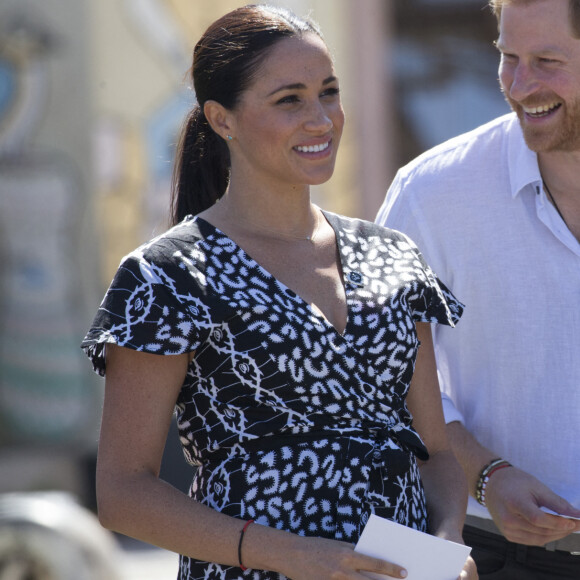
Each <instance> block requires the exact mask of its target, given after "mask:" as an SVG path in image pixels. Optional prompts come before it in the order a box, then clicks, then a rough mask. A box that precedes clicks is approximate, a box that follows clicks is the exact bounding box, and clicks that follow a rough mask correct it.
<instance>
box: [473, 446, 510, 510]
mask: <svg viewBox="0 0 580 580" xmlns="http://www.w3.org/2000/svg"><path fill="white" fill-rule="evenodd" d="M504 467H511V463H509V462H508V461H506V460H505V459H501V457H498V458H497V459H493V460H492V461H490V462H489V463H488V464H487V465H486V466H485V467H484V468H483V469H482V470H481V473H480V474H479V478H478V480H477V485H476V488H475V499H476V500H477V501H478V502H479V503H480V504H481V505H482V506H484V507H485V492H486V488H487V484H488V483H489V478H490V477H491V475H492V474H493V473H495V472H496V471H498V470H499V469H503V468H504Z"/></svg>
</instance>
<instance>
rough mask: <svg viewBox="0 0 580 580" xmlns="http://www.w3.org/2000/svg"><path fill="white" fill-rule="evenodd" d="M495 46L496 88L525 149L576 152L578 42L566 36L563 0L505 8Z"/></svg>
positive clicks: (579, 145)
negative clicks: (512, 113)
mask: <svg viewBox="0 0 580 580" xmlns="http://www.w3.org/2000/svg"><path fill="white" fill-rule="evenodd" d="M497 47H498V49H499V51H500V53H501V61H500V66H499V80H500V85H501V88H502V91H503V93H504V95H505V97H506V99H507V101H508V103H509V104H510V106H511V107H512V109H513V110H514V111H515V112H516V113H517V115H518V118H519V120H520V124H521V126H522V130H523V132H524V137H525V140H526V143H527V145H528V147H529V148H530V149H532V150H533V151H536V152H548V151H576V150H580V39H577V38H574V37H573V36H572V28H571V25H570V20H569V4H568V0H536V1H533V2H517V1H516V2H513V3H510V4H507V5H506V6H504V7H503V9H502V13H501V20H500V26H499V38H498V41H497Z"/></svg>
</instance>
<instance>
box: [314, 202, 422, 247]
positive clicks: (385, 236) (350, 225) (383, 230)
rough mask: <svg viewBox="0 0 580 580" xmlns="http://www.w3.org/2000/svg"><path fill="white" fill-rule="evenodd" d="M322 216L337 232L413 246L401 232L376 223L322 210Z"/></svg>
mask: <svg viewBox="0 0 580 580" xmlns="http://www.w3.org/2000/svg"><path fill="white" fill-rule="evenodd" d="M324 214H325V215H326V217H327V219H328V220H329V221H330V222H331V223H332V224H333V225H334V226H335V229H336V230H337V231H339V232H343V233H345V234H353V235H358V236H361V237H364V238H369V237H374V238H379V239H381V240H385V241H397V242H404V243H407V244H409V245H411V246H414V245H415V244H414V243H413V242H412V240H411V239H410V238H409V237H408V236H407V235H406V234H404V233H403V232H400V231H398V230H394V229H392V228H388V227H386V226H383V225H380V224H378V223H376V222H372V221H369V220H365V219H362V218H354V217H349V216H345V215H342V214H338V213H334V212H330V211H326V210H324Z"/></svg>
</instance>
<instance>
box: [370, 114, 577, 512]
mask: <svg viewBox="0 0 580 580" xmlns="http://www.w3.org/2000/svg"><path fill="white" fill-rule="evenodd" d="M377 222H379V223H381V224H386V225H387V226H389V227H391V228H393V229H396V230H401V231H403V232H404V233H406V234H408V235H409V236H410V237H411V239H413V240H414V241H415V243H416V244H417V245H418V246H419V249H420V250H421V251H422V253H423V254H424V256H425V258H426V259H427V263H428V264H429V265H430V266H431V267H432V268H433V270H434V271H435V272H436V273H437V275H438V276H439V277H440V278H441V280H442V281H443V282H444V283H445V284H446V285H447V286H448V287H449V288H450V290H451V291H452V292H453V293H454V294H455V295H456V296H457V298H458V299H459V300H461V301H462V302H463V303H464V304H465V306H466V308H465V312H464V315H463V317H462V319H461V320H460V321H459V323H458V325H457V327H456V328H454V329H450V328H446V327H443V326H437V327H435V328H434V330H433V333H434V340H435V349H436V356H437V363H438V368H439V375H440V376H439V379H440V383H441V389H442V393H443V404H444V411H445V417H446V421H447V422H451V421H455V420H459V421H462V422H463V423H464V425H465V426H466V427H467V429H468V430H469V431H470V432H471V433H473V434H474V435H475V437H476V438H477V439H478V440H479V441H480V442H481V443H482V444H483V445H485V446H486V447H488V448H490V449H491V450H493V451H494V452H495V454H497V455H498V456H501V457H503V458H505V459H507V460H508V461H510V462H511V463H513V464H514V465H516V466H518V467H520V468H521V469H523V470H525V471H527V472H529V473H531V474H533V475H535V476H536V477H537V478H538V479H540V480H541V481H543V482H544V483H545V484H546V485H547V486H548V487H550V488H551V489H552V490H553V491H554V492H555V493H557V494H559V495H561V496H563V497H564V498H566V499H567V500H568V501H569V502H571V503H572V504H573V505H574V506H576V507H578V508H580V244H579V243H578V241H577V240H576V239H575V238H574V236H573V235H572V234H571V232H570V231H569V230H568V228H567V227H566V225H565V224H564V223H563V221H562V219H561V218H560V217H559V215H558V213H557V212H556V210H555V208H554V206H553V205H552V204H550V203H549V201H548V200H547V198H546V196H545V193H544V191H543V188H542V181H541V177H540V172H539V168H538V162H537V157H536V154H535V153H533V152H532V151H531V150H530V149H528V147H527V146H526V144H525V142H524V139H523V135H522V132H521V129H520V126H519V122H518V120H517V118H516V116H515V115H514V114H513V113H512V114H509V115H506V116H503V117H500V118H498V119H496V120H494V121H492V122H490V123H488V124H486V125H483V126H482V127H479V128H477V129H475V130H474V131H471V132H469V133H466V134H464V135H461V136H459V137H456V138H454V139H451V140H449V141H447V142H445V143H443V144H441V145H439V146H437V147H435V148H433V149H431V150H429V151H427V152H426V153H424V154H423V155H421V156H420V157H418V158H417V159H415V160H414V161H412V162H411V163H409V164H408V165H407V166H405V167H403V168H402V169H400V170H399V172H398V173H397V176H396V177H395V180H394V181H393V184H392V185H391V187H390V189H389V192H388V193H387V197H386V199H385V202H384V204H383V206H382V208H381V209H380V211H379V214H378V216H377ZM468 513H470V514H472V515H478V516H480V517H490V516H489V513H488V512H487V510H486V509H485V508H483V507H482V506H480V505H479V504H478V503H477V502H476V501H475V500H474V499H473V498H470V500H469V507H468Z"/></svg>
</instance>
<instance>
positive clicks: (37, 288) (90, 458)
mask: <svg viewBox="0 0 580 580" xmlns="http://www.w3.org/2000/svg"><path fill="white" fill-rule="evenodd" d="M273 3H275V4H281V5H285V6H287V7H289V8H291V9H293V10H294V11H296V12H297V13H299V14H309V15H311V16H312V17H313V18H314V19H315V20H317V21H318V22H319V23H320V25H321V27H322V30H323V31H324V33H325V36H326V40H327V42H328V44H329V46H330V48H331V50H332V52H333V53H334V55H335V57H336V64H337V71H338V74H339V77H340V79H341V89H342V95H343V101H344V107H345V110H346V114H347V128H346V132H345V135H344V137H343V141H342V145H341V150H340V152H339V157H338V163H337V170H336V174H335V176H334V177H333V178H332V180H331V181H330V182H329V183H327V184H324V185H322V186H319V187H317V188H315V190H314V198H315V201H316V202H317V203H319V204H320V205H322V206H323V207H325V208H327V209H330V210H333V211H338V212H342V213H346V214H349V215H352V216H357V217H363V218H368V219H373V218H374V215H375V213H376V211H377V209H378V207H379V205H380V203H381V201H382V199H383V196H384V193H385V191H386V189H387V187H388V185H389V183H390V181H391V180H392V178H393V176H394V173H395V171H396V169H397V168H398V167H399V166H401V165H402V164H404V163H406V162H407V161H409V160H410V159H411V158H413V157H414V156H416V155H418V154H419V153H421V152H422V151H424V150H425V149H427V148H428V147H431V146H432V145H435V144H436V143H438V142H440V141H442V140H444V139H447V138H448V137H451V136H453V135H456V134H458V133H460V132H463V131H466V130H468V129H471V128H474V127H475V126H477V125H478V124H480V123H482V122H485V121H487V120H490V119H492V118H493V117H495V116H497V115H500V114H502V113H504V112H507V110H508V109H507V105H505V103H504V101H503V98H502V96H501V94H500V92H499V89H498V87H497V72H496V69H497V61H498V59H497V55H496V52H495V49H494V48H493V46H492V41H493V39H494V38H495V35H496V30H495V21H494V20H493V18H492V17H491V15H490V14H489V12H488V11H487V10H486V9H485V5H486V2H485V0H332V1H329V0H284V1H280V2H278V1H275V2H273ZM242 4H243V2H239V1H233V0H211V1H210V0H0V493H1V492H5V491H13V490H20V491H22V490H36V489H59V490H67V491H71V492H72V493H74V494H75V495H76V496H78V497H79V498H81V501H82V502H83V503H84V504H86V505H88V506H91V507H92V501H93V490H92V470H93V467H94V456H95V451H96V442H97V437H98V421H99V415H100V407H101V400H102V389H103V384H102V381H101V380H100V379H98V378H97V377H96V376H94V375H93V374H92V372H91V369H90V365H89V363H88V361H86V360H85V359H84V355H83V354H82V352H81V351H80V349H79V348H78V344H79V342H80V340H81V339H82V337H83V335H84V332H85V330H86V329H87V328H88V326H89V324H90V321H91V319H92V316H93V314H94V312H95V310H96V308H97V305H98V302H99V300H100V298H101V297H102V295H103V293H104V291H105V290H106V287H107V285H108V283H109V281H110V279H111V277H112V275H113V273H114V271H115V269H116V267H117V265H118V263H119V260H120V259H121V257H122V256H123V255H124V254H126V253H127V252H129V251H130V250H132V249H133V248H134V247H136V246H137V245H138V244H140V243H141V242H143V241H145V240H147V239H149V238H150V237H151V236H153V235H154V234H157V233H159V232H161V231H162V230H163V229H164V228H165V226H166V223H167V206H168V194H169V181H170V175H171V167H172V160H173V151H174V144H175V141H176V136H177V132H178V129H179V127H180V125H181V122H182V120H183V118H184V115H185V113H186V112H187V110H188V109H189V108H190V107H191V105H192V103H193V102H194V98H195V95H194V94H193V92H192V90H191V87H190V86H188V82H187V80H186V78H185V73H186V71H187V69H188V68H189V65H190V55H191V50H192V48H193V45H194V43H195V41H196V39H197V38H198V37H199V36H200V34H201V33H202V32H203V30H204V29H205V28H206V26H207V25H208V24H209V23H210V22H211V21H212V20H214V19H215V18H217V17H218V16H219V15H221V14H223V13H225V12H226V11H228V10H229V9H231V8H234V7H236V6H240V5H242ZM168 453H171V449H170V450H169V451H168ZM168 477H173V475H172V474H171V473H169V475H168ZM175 477H178V475H175Z"/></svg>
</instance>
